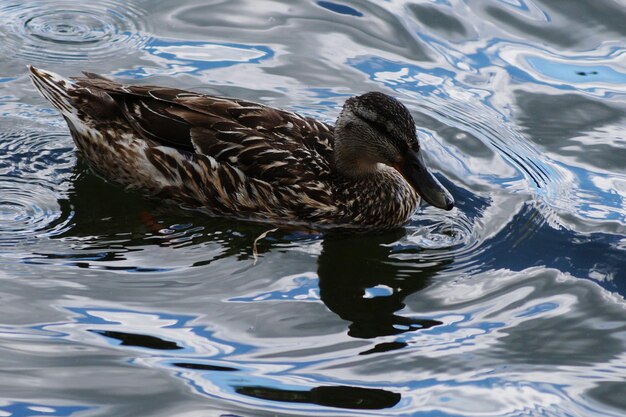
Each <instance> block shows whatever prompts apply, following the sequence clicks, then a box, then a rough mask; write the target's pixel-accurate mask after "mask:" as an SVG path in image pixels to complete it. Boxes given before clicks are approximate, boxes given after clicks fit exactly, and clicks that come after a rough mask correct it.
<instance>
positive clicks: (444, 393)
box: [0, 0, 626, 417]
mask: <svg viewBox="0 0 626 417" xmlns="http://www.w3.org/2000/svg"><path fill="white" fill-rule="evenodd" d="M624 21H626V8H624V6H623V4H620V2H618V1H610V0H606V1H603V2H596V1H592V0H586V1H582V0H576V1H574V0H570V1H568V2H554V1H548V0H542V1H539V0H534V1H529V0H518V1H513V0H507V1H505V0H501V1H496V0H491V1H472V0H467V1H460V0H451V1H436V2H405V1H399V0H398V1H396V0H392V1H388V2H365V1H359V2H357V1H341V2H338V1H317V2H315V1H298V2H293V1H287V0H285V1H282V2H281V1H260V0H254V1H252V0H248V1H243V0H234V1H214V2H205V1H199V0H195V1H192V0H184V1H178V2H166V1H148V0H143V1H141V0H130V1H121V0H102V1H98V2H93V3H91V4H86V3H85V2H75V1H70V0H67V1H64V0H49V1H43V0H29V1H28V2H23V1H17V0H0V56H2V57H4V59H2V60H1V61H0V117H1V123H2V130H1V131H0V187H1V188H0V317H1V319H0V416H111V415H116V416H139V415H141V416H148V415H149V416H172V415H176V416H189V417H191V416H200V415H202V416H207V415H211V416H213V415H215V416H224V417H226V416H229V417H233V416H241V417H244V416H246V417H248V416H303V415H315V416H319V415H327V416H368V415H369V416H374V415H377V416H390V415H395V416H428V417H431V416H432V417H439V416H539V415H541V416H622V415H624V413H626V399H625V398H626V397H625V396H624V393H625V392H626V303H625V302H624V299H623V296H624V295H625V294H626V210H625V209H624V195H625V194H626V136H625V134H624V131H625V129H624V128H625V127H626V122H625V120H626V105H625V103H626V101H625V100H624V99H625V96H626V87H625V85H626V69H625V68H626V65H625V57H626V49H624V37H625V36H626V30H625V29H624V28H625V27H626V26H624V24H623V22H624ZM26 64H35V65H38V66H41V67H43V68H46V69H49V70H53V71H56V72H59V73H61V74H63V75H66V76H69V75H74V74H77V73H79V72H80V71H81V70H89V71H95V72H99V73H102V74H105V75H107V76H111V77H116V78H121V79H124V80H126V81H129V82H131V81H132V82H136V83H150V84H163V85H172V86H177V87H182V88H187V89H191V90H196V91H202V92H206V93H215V94H221V95H227V96H237V97H243V98H246V99H250V100H255V101H261V102H264V103H267V104H270V105H274V106H278V107H285V108H289V109H292V110H296V111H299V112H301V113H304V114H307V115H310V116H314V117H318V118H320V119H323V120H326V121H333V120H334V119H335V117H336V116H337V114H338V111H339V109H340V108H341V105H342V103H343V101H344V100H345V99H346V97H348V96H350V95H353V94H358V93H361V92H364V91H369V90H382V91H386V92H388V93H391V94H394V95H395V96H397V97H398V98H400V99H401V100H402V101H403V102H404V103H406V104H407V105H408V106H409V108H410V109H411V112H412V113H413V115H414V117H415V119H416V121H417V123H418V132H419V135H420V137H421V139H422V141H423V146H424V148H426V149H427V150H428V162H429V164H430V165H431V166H432V167H433V168H434V169H435V170H436V171H437V172H439V173H441V174H443V175H444V176H445V177H446V178H447V179H448V180H444V185H445V186H446V187H447V188H448V189H450V190H451V192H452V194H453V195H454V197H455V199H456V201H457V202H458V205H457V208H455V209H454V210H453V211H451V212H442V211H439V210H436V209H433V208H430V207H423V208H422V209H420V210H419V212H418V213H416V215H415V216H414V219H413V221H412V222H411V223H410V224H409V225H407V226H406V227H405V228H401V229H399V230H395V231H390V232H386V233H376V234H366V235H354V236H353V235H346V234H335V233H327V234H317V233H314V232H310V231H294V230H278V231H276V232H273V233H270V234H268V236H267V237H266V238H265V239H263V240H261V241H260V242H259V244H258V248H257V249H258V252H259V256H258V259H256V260H255V256H254V249H253V246H254V245H253V242H254V240H255V239H256V237H258V236H259V235H261V234H262V233H263V232H265V231H266V230H267V229H268V228H269V227H268V226H267V225H256V224H249V223H242V222H235V221H230V220H228V219H220V218H216V219H211V218H205V217H202V216H198V215H196V214H194V213H190V212H185V211H182V210H176V209H172V208H167V207H163V205H162V204H160V203H159V202H155V201H150V200H146V199H144V198H142V197H141V196H139V195H136V194H133V193H131V192H125V191H124V190H121V189H119V188H117V187H115V186H112V185H110V184H107V183H106V182H104V181H103V180H102V179H100V178H99V177H97V176H96V175H94V174H93V173H92V172H90V171H89V169H88V168H87V166H86V165H85V163H84V161H82V160H81V159H80V157H78V156H77V155H76V153H75V150H74V146H73V144H72V141H71V138H70V136H69V134H68V130H67V128H66V126H65V123H64V122H63V120H62V119H61V117H60V116H59V115H58V114H57V113H56V112H55V111H53V110H52V109H51V108H50V105H49V104H48V103H47V102H46V101H44V100H43V99H42V98H41V97H40V96H39V95H38V94H37V92H36V91H35V89H34V87H33V86H32V85H31V84H30V82H29V80H28V77H27V76H26V71H25V65H26ZM440 178H443V177H440Z"/></svg>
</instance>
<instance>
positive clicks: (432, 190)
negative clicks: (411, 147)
mask: <svg viewBox="0 0 626 417" xmlns="http://www.w3.org/2000/svg"><path fill="white" fill-rule="evenodd" d="M399 168H400V173H401V174H402V175H403V176H404V178H405V179H406V180H407V181H408V183H409V184H410V185H411V186H412V187H413V188H414V189H415V191H416V192H417V193H418V194H419V195H420V197H422V199H424V200H425V201H426V202H427V203H428V204H430V205H431V206H434V207H437V208H440V209H444V210H452V207H454V198H452V196H451V195H450V193H449V192H448V190H446V189H445V188H444V186H443V185H441V183H440V182H439V180H438V179H437V178H435V176H434V175H433V174H432V173H431V172H430V171H429V170H428V168H426V164H424V159H423V158H422V155H421V154H420V153H419V152H409V153H408V154H407V155H406V156H405V158H404V161H403V162H402V164H401V165H400V167H399Z"/></svg>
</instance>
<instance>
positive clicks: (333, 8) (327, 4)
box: [317, 1, 363, 17]
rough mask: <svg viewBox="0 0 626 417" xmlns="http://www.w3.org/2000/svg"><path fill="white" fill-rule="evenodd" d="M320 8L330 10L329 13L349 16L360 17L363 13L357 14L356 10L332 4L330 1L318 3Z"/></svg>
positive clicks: (343, 5)
mask: <svg viewBox="0 0 626 417" xmlns="http://www.w3.org/2000/svg"><path fill="white" fill-rule="evenodd" d="M317 4H319V5H320V6H321V7H323V8H325V9H328V10H330V11H331V12H335V13H339V14H346V15H349V16H356V17H362V16H363V13H361V12H359V11H358V10H356V9H353V8H352V7H350V6H346V5H345V4H339V3H333V2H332V1H318V2H317Z"/></svg>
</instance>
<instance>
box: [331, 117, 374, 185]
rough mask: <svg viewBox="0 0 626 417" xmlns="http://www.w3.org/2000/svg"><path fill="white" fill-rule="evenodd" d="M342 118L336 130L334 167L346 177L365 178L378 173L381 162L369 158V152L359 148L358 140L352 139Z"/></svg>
mask: <svg viewBox="0 0 626 417" xmlns="http://www.w3.org/2000/svg"><path fill="white" fill-rule="evenodd" d="M341 122H342V120H341V119H340V120H339V122H338V123H337V127H336V130H335V149H334V169H335V171H336V172H337V173H338V174H340V175H342V176H345V177H349V178H363V177H367V176H369V175H372V174H374V173H376V172H377V171H378V170H379V166H378V165H379V164H378V163H377V162H376V161H374V160H372V159H371V158H368V157H367V155H368V152H366V151H365V150H363V149H359V147H358V146H357V145H356V144H357V143H359V142H358V141H354V140H351V139H350V137H349V136H348V135H346V130H347V129H345V128H344V126H343V123H341Z"/></svg>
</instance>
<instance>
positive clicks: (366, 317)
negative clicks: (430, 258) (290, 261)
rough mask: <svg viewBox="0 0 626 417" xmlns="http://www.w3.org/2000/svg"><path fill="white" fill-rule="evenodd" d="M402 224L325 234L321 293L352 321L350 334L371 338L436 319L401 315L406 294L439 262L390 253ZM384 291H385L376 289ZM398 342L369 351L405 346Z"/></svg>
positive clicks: (432, 323)
mask: <svg viewBox="0 0 626 417" xmlns="http://www.w3.org/2000/svg"><path fill="white" fill-rule="evenodd" d="M404 233H405V231H404V229H398V230H394V231H390V232H386V233H380V234H374V235H368V236H367V237H364V236H357V237H350V236H346V235H340V234H334V235H333V234H331V235H328V236H327V237H326V238H325V239H324V242H323V249H322V253H321V255H320V257H319V260H318V271H317V272H318V275H319V286H320V297H321V299H322V301H323V302H324V304H326V306H327V307H328V308H329V309H330V310H331V311H333V312H334V313H336V314H337V315H339V317H341V318H342V319H344V320H347V321H349V322H351V324H350V326H349V331H348V334H349V335H350V336H352V337H357V338H364V339H371V338H375V337H380V336H388V335H395V334H400V333H404V332H409V331H416V330H421V329H428V328H430V327H433V326H436V325H439V324H441V322H440V321H437V320H430V319H426V318H424V319H420V318H410V317H404V316H402V315H398V314H396V313H397V312H398V311H400V310H402V309H403V308H404V306H405V305H404V299H405V298H406V297H407V296H408V295H410V294H413V293H415V292H417V291H420V290H422V289H423V288H425V287H426V286H427V285H428V283H429V281H430V279H431V278H432V277H433V276H434V275H435V274H436V273H437V272H438V271H440V270H441V269H442V267H443V266H444V265H443V264H433V263H425V262H420V260H419V257H416V259H411V260H410V262H409V261H405V260H400V259H394V257H393V244H394V242H397V241H398V239H400V238H401V237H402V236H403V235H404ZM378 292H383V294H377V293H378ZM403 346H404V344H403V343H402V342H393V343H385V344H382V345H379V346H377V347H376V348H375V349H373V350H372V351H368V352H363V353H364V354H365V353H373V352H376V351H385V350H393V349H398V348H401V347H403Z"/></svg>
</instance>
